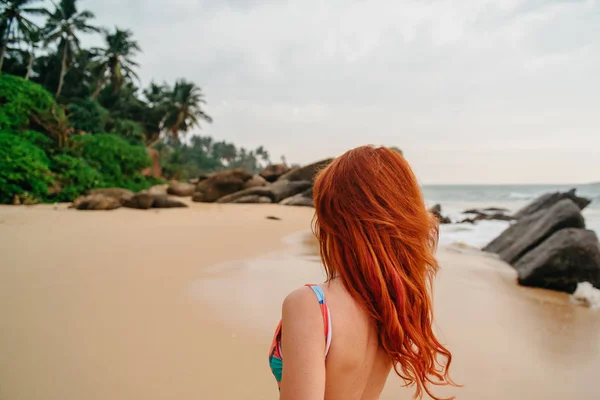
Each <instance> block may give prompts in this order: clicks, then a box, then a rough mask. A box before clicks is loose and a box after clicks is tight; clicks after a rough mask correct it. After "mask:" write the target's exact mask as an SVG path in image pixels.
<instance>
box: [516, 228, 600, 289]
mask: <svg viewBox="0 0 600 400" xmlns="http://www.w3.org/2000/svg"><path fill="white" fill-rule="evenodd" d="M514 267H515V269H516V270H517V273H518V281H519V284H521V285H524V286H535V287H541V288H546V289H552V290H558V291H561V292H567V293H573V292H574V291H575V289H576V288H577V284H578V283H579V282H590V283H591V284H592V285H594V286H595V287H597V288H600V245H599V244H598V237H597V236H596V234H595V233H594V232H593V231H589V230H585V229H575V228H568V229H561V230H560V231H558V232H555V233H554V234H553V235H552V236H550V237H549V238H548V239H547V240H545V241H544V242H543V243H541V244H540V245H539V246H537V247H536V248H535V249H533V250H531V251H530V252H529V253H527V254H526V255H525V256H523V257H522V258H521V259H520V260H519V261H518V262H517V263H516V264H515V265H514Z"/></svg>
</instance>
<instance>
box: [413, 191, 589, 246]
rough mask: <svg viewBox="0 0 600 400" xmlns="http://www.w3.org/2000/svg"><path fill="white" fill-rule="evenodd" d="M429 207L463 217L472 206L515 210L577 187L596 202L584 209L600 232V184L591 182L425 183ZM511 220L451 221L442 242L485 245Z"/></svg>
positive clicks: (443, 234) (454, 216) (585, 214)
mask: <svg viewBox="0 0 600 400" xmlns="http://www.w3.org/2000/svg"><path fill="white" fill-rule="evenodd" d="M422 189H423V194H424V196H425V200H426V202H427V205H428V206H432V205H434V204H437V203H439V204H441V205H442V214H443V215H445V216H446V215H447V216H449V217H450V218H451V219H452V220H453V221H455V220H462V219H463V218H465V215H463V214H462V212H463V211H465V210H466V209H469V208H485V207H501V208H506V209H508V210H510V212H515V211H517V210H519V209H520V208H521V207H523V206H525V205H527V204H528V203H529V202H530V201H532V200H534V199H535V198H536V197H538V196H540V195H542V194H544V193H549V192H555V191H563V192H564V191H568V190H570V189H577V194H578V195H579V196H583V197H587V198H589V199H591V200H592V203H591V204H590V205H589V206H588V207H587V208H586V209H585V210H584V211H583V215H584V217H585V220H586V227H587V228H588V229H591V230H594V231H595V232H596V234H598V235H600V183H598V184H589V185H424V186H423V188H422ZM508 225H509V223H508V222H504V221H480V222H478V223H476V224H450V225H442V226H441V228H440V244H442V245H444V244H451V243H455V242H460V243H464V244H468V245H471V246H475V247H482V246H485V245H486V244H487V243H489V242H490V241H491V240H492V239H494V238H495V237H496V236H498V235H499V234H500V233H501V232H502V231H503V230H504V229H506V228H507V227H508Z"/></svg>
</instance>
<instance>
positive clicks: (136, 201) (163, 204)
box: [124, 191, 187, 210]
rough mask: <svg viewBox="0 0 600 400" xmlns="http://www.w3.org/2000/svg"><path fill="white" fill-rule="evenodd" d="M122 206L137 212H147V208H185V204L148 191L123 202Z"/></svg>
mask: <svg viewBox="0 0 600 400" xmlns="http://www.w3.org/2000/svg"><path fill="white" fill-rule="evenodd" d="M124 206H125V207H127V208H136V209H138V210H147V209H149V208H179V207H187V204H185V203H183V202H181V201H179V200H177V199H174V198H172V197H169V196H167V195H165V194H153V193H150V192H148V191H141V192H139V193H136V194H135V195H134V196H133V197H132V198H131V199H130V200H128V201H127V202H125V204H124Z"/></svg>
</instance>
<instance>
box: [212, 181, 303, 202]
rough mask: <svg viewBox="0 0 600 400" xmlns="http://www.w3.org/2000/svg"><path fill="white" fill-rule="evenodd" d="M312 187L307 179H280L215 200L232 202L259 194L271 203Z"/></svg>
mask: <svg viewBox="0 0 600 400" xmlns="http://www.w3.org/2000/svg"><path fill="white" fill-rule="evenodd" d="M311 187H312V182H309V181H297V182H290V181H282V180H278V181H277V182H274V183H272V184H270V185H268V186H263V187H255V188H250V189H244V190H241V191H239V192H236V193H232V194H230V195H227V196H223V197H221V198H220V199H218V200H217V203H232V202H234V201H236V200H237V199H239V198H241V197H245V196H253V195H254V196H261V197H268V198H269V199H271V201H272V202H273V203H279V202H280V201H281V200H283V199H286V198H288V197H291V196H294V195H295V194H298V193H301V192H303V191H305V190H307V189H309V188H311Z"/></svg>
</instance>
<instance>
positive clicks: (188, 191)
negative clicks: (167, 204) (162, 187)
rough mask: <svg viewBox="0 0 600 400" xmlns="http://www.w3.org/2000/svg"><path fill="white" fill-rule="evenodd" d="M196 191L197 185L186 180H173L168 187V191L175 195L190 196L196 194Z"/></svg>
mask: <svg viewBox="0 0 600 400" xmlns="http://www.w3.org/2000/svg"><path fill="white" fill-rule="evenodd" d="M195 191H196V185H193V184H191V183H185V182H177V181H171V182H169V187H168V188H167V193H168V194H172V195H174V196H180V197H188V196H191V195H193V194H194V192H195Z"/></svg>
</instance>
